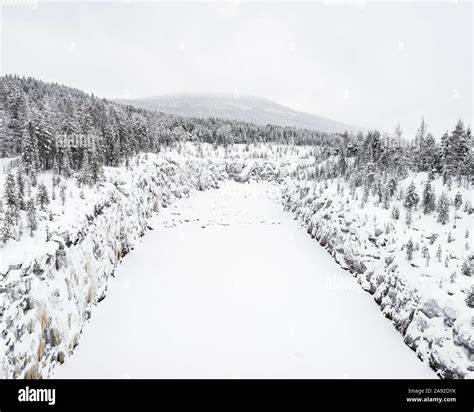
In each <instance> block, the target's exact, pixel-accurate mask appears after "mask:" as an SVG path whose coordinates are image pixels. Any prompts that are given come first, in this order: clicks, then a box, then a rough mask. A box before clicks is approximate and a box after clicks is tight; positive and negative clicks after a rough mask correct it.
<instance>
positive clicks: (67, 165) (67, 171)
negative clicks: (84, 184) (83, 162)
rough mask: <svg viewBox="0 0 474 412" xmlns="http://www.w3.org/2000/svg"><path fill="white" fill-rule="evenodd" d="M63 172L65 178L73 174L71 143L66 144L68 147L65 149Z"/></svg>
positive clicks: (62, 164)
mask: <svg viewBox="0 0 474 412" xmlns="http://www.w3.org/2000/svg"><path fill="white" fill-rule="evenodd" d="M61 173H62V175H63V176H64V177H65V178H69V177H71V176H72V169H71V148H70V147H69V145H66V147H65V148H64V149H63V155H62V163H61Z"/></svg>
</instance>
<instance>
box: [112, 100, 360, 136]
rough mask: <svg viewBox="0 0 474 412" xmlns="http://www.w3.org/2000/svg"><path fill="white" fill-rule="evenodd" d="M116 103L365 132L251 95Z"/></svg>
mask: <svg viewBox="0 0 474 412" xmlns="http://www.w3.org/2000/svg"><path fill="white" fill-rule="evenodd" d="M116 101H117V102H119V103H124V104H131V105H134V106H137V107H142V108H144V109H148V110H156V111H158V112H163V113H170V114H175V115H180V116H187V117H199V118H208V117H219V118H222V119H229V120H240V121H245V122H250V123H255V124H259V125H267V124H274V125H278V126H289V127H298V128H301V129H313V130H318V131H321V132H325V133H343V132H344V131H345V130H347V131H349V132H351V131H352V132H354V133H357V132H358V131H362V132H365V131H366V129H365V128H362V127H357V126H353V125H349V124H345V123H342V122H338V121H335V120H331V119H327V118H324V117H321V116H317V115H314V114H310V113H304V112H300V111H296V110H293V109H290V108H288V107H285V106H282V105H280V104H278V103H275V102H273V101H271V100H268V99H265V98H261V97H254V96H245V95H243V96H233V95H228V94H194V93H185V94H175V95H164V96H156V97H145V98H141V99H117V100H116Z"/></svg>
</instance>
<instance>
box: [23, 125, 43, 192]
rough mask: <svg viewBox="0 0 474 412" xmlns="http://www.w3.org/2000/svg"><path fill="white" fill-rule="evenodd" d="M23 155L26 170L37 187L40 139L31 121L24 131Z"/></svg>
mask: <svg viewBox="0 0 474 412" xmlns="http://www.w3.org/2000/svg"><path fill="white" fill-rule="evenodd" d="M21 156H22V161H23V162H22V163H23V168H24V171H25V173H26V175H27V176H28V177H29V178H30V182H31V185H32V186H33V187H35V186H36V183H37V171H38V166H39V152H38V141H37V138H36V134H35V132H34V130H33V124H32V123H31V122H29V123H28V127H26V128H25V130H24V132H23V141H22V148H21Z"/></svg>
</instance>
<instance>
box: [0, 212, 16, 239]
mask: <svg viewBox="0 0 474 412" xmlns="http://www.w3.org/2000/svg"><path fill="white" fill-rule="evenodd" d="M15 223H16V219H15V215H14V213H13V211H12V209H11V208H7V209H6V211H5V216H4V218H3V226H2V240H3V242H4V243H6V242H7V241H8V239H10V238H12V237H13V236H14V232H15Z"/></svg>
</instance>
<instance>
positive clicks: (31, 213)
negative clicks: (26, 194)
mask: <svg viewBox="0 0 474 412" xmlns="http://www.w3.org/2000/svg"><path fill="white" fill-rule="evenodd" d="M26 216H27V219H28V228H29V229H30V235H31V237H33V232H34V231H35V230H36V229H37V228H38V221H37V218H36V207H35V201H34V200H33V199H29V200H28V203H27V205H26Z"/></svg>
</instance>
